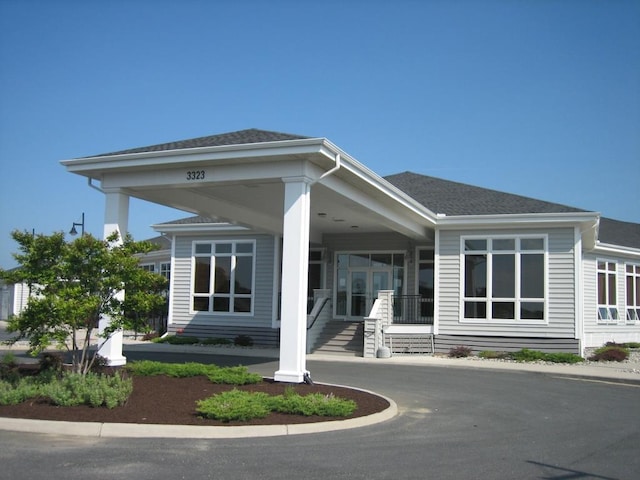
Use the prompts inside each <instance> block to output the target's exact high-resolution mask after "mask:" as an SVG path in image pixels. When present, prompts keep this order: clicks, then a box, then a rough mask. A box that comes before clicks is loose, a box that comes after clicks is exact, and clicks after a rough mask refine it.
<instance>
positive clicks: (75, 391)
mask: <svg viewBox="0 0 640 480" xmlns="http://www.w3.org/2000/svg"><path fill="white" fill-rule="evenodd" d="M132 390H133V382H132V381H131V380H130V379H126V378H123V377H121V376H120V375H97V374H95V373H88V374H86V375H80V374H77V373H65V374H63V375H62V376H61V377H60V378H58V377H57V376H52V375H51V374H50V371H45V372H43V373H42V374H40V375H36V376H30V377H23V378H21V379H20V381H19V382H17V383H16V384H11V383H9V382H4V381H0V404H1V405H9V404H16V403H21V402H24V401H25V400H28V399H30V398H36V397H38V398H42V399H44V400H47V401H49V402H51V403H53V404H54V405H60V406H76V405H90V406H92V407H101V406H106V407H107V408H114V407H117V406H118V405H123V404H124V403H125V402H126V401H127V398H129V395H130V394H131V391H132Z"/></svg>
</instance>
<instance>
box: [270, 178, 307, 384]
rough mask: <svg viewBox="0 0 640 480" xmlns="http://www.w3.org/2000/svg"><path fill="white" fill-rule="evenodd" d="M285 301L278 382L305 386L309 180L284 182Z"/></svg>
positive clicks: (301, 179) (299, 179)
mask: <svg viewBox="0 0 640 480" xmlns="http://www.w3.org/2000/svg"><path fill="white" fill-rule="evenodd" d="M284 182H285V185H284V223H283V235H282V299H281V312H282V313H281V324H280V368H279V370H278V371H277V372H276V373H275V375H274V379H275V380H276V381H278V382H289V383H302V382H303V381H304V376H305V374H308V373H309V372H308V371H307V369H306V360H307V359H306V351H307V347H306V344H307V284H308V272H309V215H310V213H309V212H310V203H311V195H310V186H309V181H308V179H306V178H296V179H284Z"/></svg>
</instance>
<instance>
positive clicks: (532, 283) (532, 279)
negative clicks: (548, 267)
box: [520, 253, 544, 298]
mask: <svg viewBox="0 0 640 480" xmlns="http://www.w3.org/2000/svg"><path fill="white" fill-rule="evenodd" d="M520 297H521V298H543V297H544V255H543V254H541V253H529V254H526V255H521V256H520Z"/></svg>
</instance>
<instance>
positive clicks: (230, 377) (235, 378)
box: [207, 366, 262, 385]
mask: <svg viewBox="0 0 640 480" xmlns="http://www.w3.org/2000/svg"><path fill="white" fill-rule="evenodd" d="M207 377H208V378H209V380H211V382H213V383H222V384H227V385H248V384H251V383H259V382H261V381H262V376H261V375H258V374H257V373H250V372H249V371H248V370H247V367H243V366H237V367H224V368H219V369H217V370H216V371H214V372H212V373H209V374H208V375H207Z"/></svg>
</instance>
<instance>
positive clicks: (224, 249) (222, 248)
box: [216, 243, 231, 254]
mask: <svg viewBox="0 0 640 480" xmlns="http://www.w3.org/2000/svg"><path fill="white" fill-rule="evenodd" d="M216 253H217V254H220V253H231V244H230V243H217V244H216Z"/></svg>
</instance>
